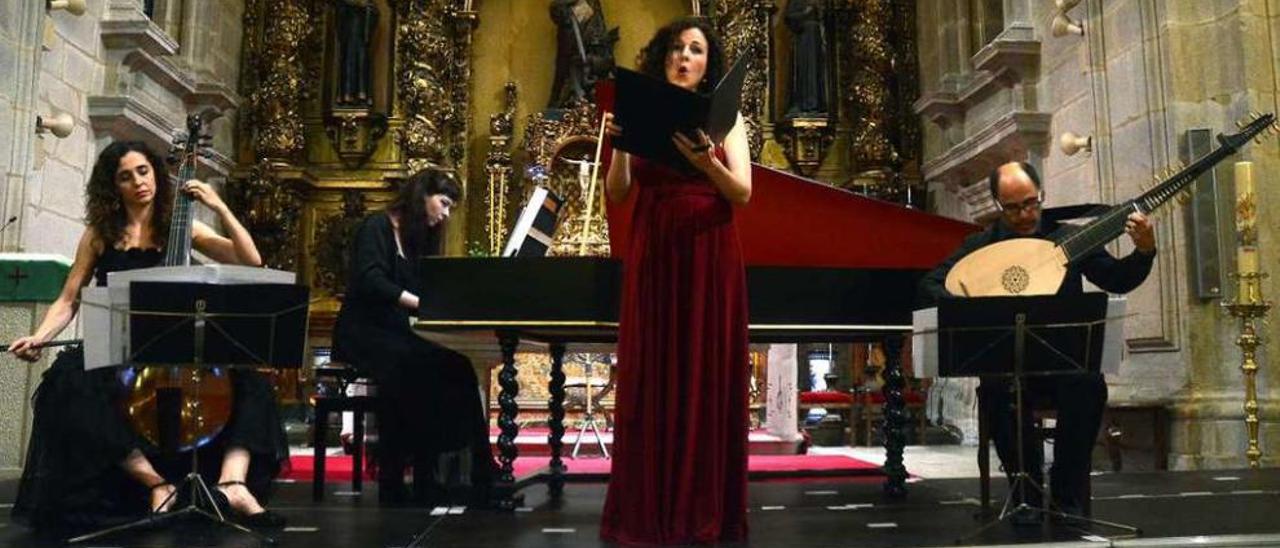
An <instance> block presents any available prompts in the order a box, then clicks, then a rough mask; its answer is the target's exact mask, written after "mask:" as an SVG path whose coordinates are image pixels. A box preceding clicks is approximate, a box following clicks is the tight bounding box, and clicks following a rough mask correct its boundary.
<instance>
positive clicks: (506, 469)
mask: <svg viewBox="0 0 1280 548" xmlns="http://www.w3.org/2000/svg"><path fill="white" fill-rule="evenodd" d="M498 344H499V345H500V346H501V347H502V370H501V371H500V372H499V373H498V386H499V391H498V407H499V412H498V429H499V430H501V433H500V434H498V462H499V463H500V464H501V465H502V468H501V470H500V471H499V472H498V481H497V482H496V484H495V485H494V491H495V493H494V495H495V498H496V500H495V501H494V502H495V503H496V504H497V506H498V508H500V509H503V510H514V509H515V508H516V506H517V505H518V501H517V500H516V498H515V494H516V493H515V483H516V477H515V462H516V457H517V456H518V454H519V450H518V449H516V436H518V435H520V424H519V423H517V422H516V415H517V414H519V413H520V406H519V405H517V404H516V397H517V396H519V395H520V383H519V382H517V381H516V374H517V371H516V347H517V346H519V345H520V337H519V336H518V335H516V334H515V333H511V332H499V333H498Z"/></svg>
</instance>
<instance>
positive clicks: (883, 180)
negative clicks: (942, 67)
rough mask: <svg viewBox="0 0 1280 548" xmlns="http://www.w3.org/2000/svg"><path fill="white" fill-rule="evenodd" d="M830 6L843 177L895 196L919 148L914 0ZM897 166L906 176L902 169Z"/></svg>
mask: <svg viewBox="0 0 1280 548" xmlns="http://www.w3.org/2000/svg"><path fill="white" fill-rule="evenodd" d="M836 7H837V9H835V10H834V17H835V26H836V28H837V33H836V36H837V37H838V38H837V42H836V45H835V47H836V49H837V52H836V53H837V65H838V68H839V74H840V79H839V83H838V86H837V93H838V94H839V98H840V102H841V103H842V104H841V106H842V109H843V114H844V117H843V118H844V120H845V121H846V123H847V124H848V128H849V130H850V142H849V158H850V162H851V164H852V165H851V166H850V168H851V171H852V173H851V177H850V178H849V179H848V182H849V184H851V185H858V186H861V187H862V188H874V189H876V192H877V194H878V195H879V196H880V197H882V198H891V199H900V198H902V197H904V196H905V192H906V191H905V187H906V186H908V185H911V184H914V182H915V181H914V180H913V179H914V178H915V177H916V175H915V172H916V171H917V169H916V168H915V167H914V164H915V163H917V162H918V161H919V160H918V159H919V156H920V152H919V151H920V140H921V137H920V126H919V120H918V119H917V118H916V117H915V115H914V114H913V113H912V111H911V104H912V102H914V101H915V99H916V97H917V96H918V95H919V82H918V79H917V76H916V72H917V70H916V66H917V60H916V58H915V57H916V53H915V48H916V44H915V29H914V26H915V2H913V1H910V0H841V1H839V2H837V4H836ZM904 173H905V174H906V176H904Z"/></svg>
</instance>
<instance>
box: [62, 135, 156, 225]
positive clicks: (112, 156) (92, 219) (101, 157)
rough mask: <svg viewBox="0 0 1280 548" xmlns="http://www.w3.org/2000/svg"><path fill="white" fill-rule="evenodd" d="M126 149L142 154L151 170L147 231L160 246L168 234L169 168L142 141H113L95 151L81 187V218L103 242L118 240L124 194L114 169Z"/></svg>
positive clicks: (124, 219)
mask: <svg viewBox="0 0 1280 548" xmlns="http://www.w3.org/2000/svg"><path fill="white" fill-rule="evenodd" d="M130 152H137V153H139V154H141V155H143V156H144V157H146V159H147V163H149V164H151V173H152V174H154V177H155V182H156V191H155V197H154V198H153V199H152V202H151V204H152V215H151V234H152V238H153V239H154V240H155V242H156V245H158V246H160V247H162V248H163V247H164V246H165V244H166V243H167V242H166V240H167V239H168V238H169V219H170V217H171V213H172V210H173V192H174V190H173V182H172V181H170V179H169V171H168V169H166V166H165V164H164V162H163V161H162V160H161V159H160V156H158V155H156V153H155V152H152V151H151V147H148V146H147V145H146V144H145V143H142V142H139V141H116V142H114V143H111V144H109V145H107V148H104V149H102V152H101V153H100V154H98V161H96V162H94V164H93V173H92V174H91V175H90V176H89V184H88V185H86V186H85V189H84V202H85V203H84V209H85V221H86V223H87V224H88V225H89V226H90V227H92V228H93V231H94V233H95V234H97V236H98V238H100V239H101V240H102V243H103V244H104V245H107V246H111V247H114V246H115V245H116V244H118V243H120V239H121V237H122V236H123V235H124V226H125V224H126V223H128V221H129V217H128V213H127V212H126V211H125V208H124V198H123V197H122V196H121V195H120V189H119V187H118V185H117V184H116V170H118V169H120V159H121V158H124V156H125V155H126V154H128V153H130Z"/></svg>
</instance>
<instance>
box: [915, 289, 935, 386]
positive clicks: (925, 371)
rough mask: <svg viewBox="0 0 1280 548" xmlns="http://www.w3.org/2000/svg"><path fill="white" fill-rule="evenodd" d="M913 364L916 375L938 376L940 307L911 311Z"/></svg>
mask: <svg viewBox="0 0 1280 548" xmlns="http://www.w3.org/2000/svg"><path fill="white" fill-rule="evenodd" d="M911 366H912V369H911V370H912V371H914V372H915V376H916V377H917V378H921V379H932V378H934V377H937V376H938V307H936V306H935V307H933V308H924V309H920V310H916V311H915V312H912V313H911Z"/></svg>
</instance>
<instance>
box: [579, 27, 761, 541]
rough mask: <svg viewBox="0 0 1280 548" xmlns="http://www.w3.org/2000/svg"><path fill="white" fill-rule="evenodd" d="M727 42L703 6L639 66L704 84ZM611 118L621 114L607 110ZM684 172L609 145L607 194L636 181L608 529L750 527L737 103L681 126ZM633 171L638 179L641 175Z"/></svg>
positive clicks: (742, 153) (627, 532) (700, 536)
mask: <svg viewBox="0 0 1280 548" xmlns="http://www.w3.org/2000/svg"><path fill="white" fill-rule="evenodd" d="M724 64H725V63H724V54H723V51H722V49H721V47H720V43H719V41H718V39H717V37H716V36H715V34H714V33H713V32H712V30H711V28H710V27H709V26H707V24H706V23H705V22H703V21H702V20H700V19H681V20H678V21H676V22H674V23H671V24H669V25H667V26H666V27H663V28H662V29H661V30H659V31H658V33H657V34H656V35H655V36H654V37H653V39H652V40H651V41H650V42H649V45H648V46H646V47H645V48H644V50H643V51H642V53H641V70H642V71H643V72H645V73H648V74H650V75H651V76H654V77H656V78H666V80H667V81H668V82H671V83H672V84H675V85H678V86H681V87H683V88H685V89H689V90H695V91H702V92H706V91H708V90H709V89H710V88H711V87H712V86H713V85H714V84H715V82H717V81H718V80H719V78H720V75H721V72H722V71H723V67H724ZM606 124H607V125H606V130H607V132H608V133H609V134H610V135H611V136H618V135H621V134H622V132H623V131H624V128H621V127H618V125H616V124H614V123H613V120H612V116H611V115H608V114H606ZM672 141H673V142H674V144H675V146H676V148H677V149H678V150H679V151H680V153H681V154H683V155H684V157H685V158H686V159H688V160H689V162H690V163H691V164H692V165H693V166H694V168H696V171H695V172H691V173H685V172H682V171H680V170H678V169H675V168H671V167H668V166H665V165H662V164H659V163H656V162H650V161H646V160H645V159H643V158H639V157H635V158H632V157H630V155H628V154H627V153H625V152H621V151H617V150H615V151H613V160H612V163H611V164H610V166H609V172H608V177H607V179H606V182H605V186H606V192H607V193H608V197H609V199H610V200H612V201H614V202H620V201H622V200H625V199H626V198H627V196H628V194H629V193H631V192H632V191H633V187H635V188H634V191H636V192H638V193H639V195H638V196H637V197H636V199H637V201H636V208H635V213H634V215H635V216H634V218H633V221H632V223H631V226H632V232H631V236H630V237H631V240H630V242H629V244H630V245H629V246H628V252H627V256H626V257H625V258H624V262H623V264H624V272H625V275H624V281H623V293H622V295H623V296H622V313H621V331H620V333H619V340H618V372H617V375H618V392H617V416H616V423H615V424H616V429H615V432H614V457H613V471H612V474H611V475H610V479H609V492H608V495H607V497H606V499H605V506H604V518H603V523H602V524H601V533H600V535H601V537H602V538H603V539H605V540H609V541H615V542H645V543H665V544H676V543H690V542H716V541H733V540H741V539H743V538H745V536H746V533H747V522H746V517H747V514H746V510H747V500H746V499H747V451H746V449H747V374H748V370H747V363H748V362H747V359H748V358H747V292H746V274H745V269H744V267H743V263H742V251H741V247H740V245H739V243H738V233H737V231H736V229H735V227H734V222H733V209H734V206H735V205H743V204H745V203H746V202H747V200H748V199H749V198H750V197H751V163H750V157H749V153H748V150H747V134H746V129H745V128H744V126H743V122H742V117H741V116H740V115H739V117H738V121H737V123H736V124H735V125H734V127H733V129H732V130H731V131H730V132H729V134H728V136H726V137H725V139H724V142H723V143H711V142H710V139H709V138H708V137H707V135H706V134H705V133H702V132H699V133H698V134H697V135H690V136H686V135H682V134H679V133H677V134H676V135H673V136H672ZM633 183H634V184H633Z"/></svg>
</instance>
